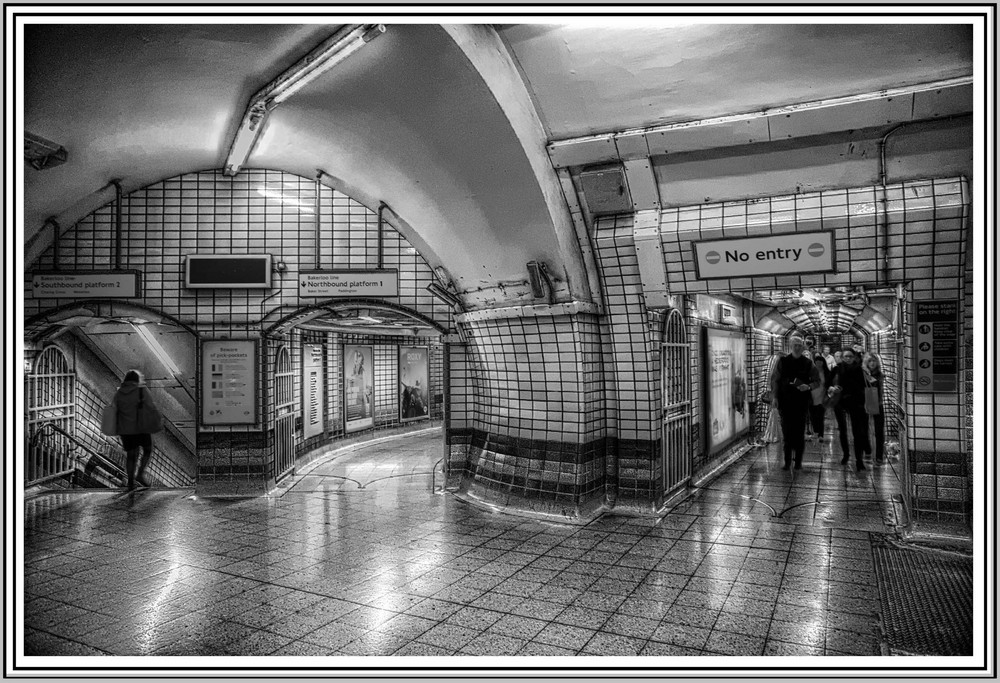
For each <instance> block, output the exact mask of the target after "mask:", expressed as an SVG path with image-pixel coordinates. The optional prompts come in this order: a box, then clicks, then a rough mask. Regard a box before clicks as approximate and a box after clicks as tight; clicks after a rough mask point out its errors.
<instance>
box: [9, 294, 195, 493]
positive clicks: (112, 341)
mask: <svg viewBox="0 0 1000 683" xmlns="http://www.w3.org/2000/svg"><path fill="white" fill-rule="evenodd" d="M196 339H197V338H196V336H195V334H194V333H193V331H192V330H191V328H190V327H189V326H187V325H185V324H184V323H182V322H180V321H178V320H177V319H175V318H173V317H171V316H170V315H168V314H165V313H162V312H160V311H158V310H156V309H153V308H151V307H148V306H144V305H141V304H138V303H134V302H127V301H118V300H112V299H100V300H97V299H94V300H81V301H77V302H73V303H71V304H66V305H63V306H59V307H56V308H52V309H49V310H46V311H42V312H40V313H38V314H36V315H35V316H32V317H31V318H29V319H28V320H27V321H26V322H25V345H26V348H27V349H42V352H41V353H40V355H39V356H38V358H37V359H36V362H35V368H34V369H35V372H33V373H32V375H31V376H30V377H29V379H28V383H29V385H30V386H29V387H28V389H29V393H28V397H27V399H28V405H29V406H39V408H38V409H35V410H31V411H29V412H28V414H26V431H27V432H28V436H29V438H30V437H31V436H32V432H34V434H37V433H38V426H39V425H40V424H42V423H44V422H45V418H46V416H49V417H51V416H54V415H55V412H54V411H55V408H56V406H57V405H61V406H63V407H62V410H63V411H64V413H63V415H62V416H61V417H59V418H58V420H57V421H54V422H53V421H52V420H49V421H48V424H51V425H52V426H51V427H47V429H46V431H48V432H53V433H56V430H57V429H58V430H61V431H60V432H59V433H62V434H63V436H62V438H64V439H66V440H68V441H69V442H70V446H71V447H70V448H68V449H61V450H64V451H67V450H68V452H70V453H72V454H73V455H74V457H75V458H76V463H75V467H76V468H77V473H76V474H75V475H74V477H73V481H74V485H83V486H88V487H91V486H119V485H121V482H122V479H123V474H124V472H123V470H122V468H123V466H124V451H123V450H122V448H121V442H120V440H119V439H118V437H116V436H108V435H106V434H104V433H102V431H101V412H102V409H103V407H104V406H105V405H107V403H108V401H109V400H110V398H111V396H113V395H114V393H115V391H116V390H117V388H118V386H119V385H120V384H121V381H122V378H123V377H124V375H125V373H126V372H128V371H129V370H132V369H135V370H138V371H139V372H140V373H141V374H142V376H143V377H144V380H145V386H146V388H147V389H148V390H149V392H150V394H151V396H152V397H153V399H154V401H155V403H156V405H157V407H158V408H159V409H160V412H161V413H162V414H163V417H164V427H163V430H162V431H161V432H159V433H158V434H157V436H156V437H155V438H154V440H153V455H152V458H151V459H150V461H149V465H148V466H147V468H146V472H145V474H146V479H147V480H148V482H149V483H150V485H151V486H154V487H183V486H190V485H192V484H194V483H195V481H196V477H197V474H198V459H197V456H196V444H195V414H196V411H195V403H196V401H195V390H194V385H195V376H196V370H195V367H196V358H195V347H196ZM49 349H51V350H49ZM56 352H58V353H61V354H62V355H63V357H64V358H65V359H67V360H66V362H65V363H62V364H60V363H58V362H57V361H55V360H54V359H55V358H56V356H55V353H56ZM70 387H72V388H71V389H70ZM47 395H48V396H51V397H53V399H54V401H55V402H53V401H50V400H49V399H48V398H46V396H47ZM59 396H62V398H59ZM66 425H69V428H67V427H66ZM42 440H43V438H42V437H41V436H38V437H36V443H38V442H41V441H42ZM44 441H45V442H46V443H47V442H48V441H50V438H49V437H48V436H46V437H45V439H44ZM95 468H96V470H95ZM81 473H83V474H85V475H87V476H84V477H82V478H81ZM91 475H93V476H91ZM26 481H27V480H26Z"/></svg>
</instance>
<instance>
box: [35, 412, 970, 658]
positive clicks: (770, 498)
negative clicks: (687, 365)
mask: <svg viewBox="0 0 1000 683" xmlns="http://www.w3.org/2000/svg"><path fill="white" fill-rule="evenodd" d="M830 445H831V444H830V443H829V442H827V443H825V444H818V443H814V444H812V445H810V446H809V452H808V453H807V456H806V461H805V467H804V468H803V470H801V471H798V472H785V471H782V470H781V469H780V455H779V453H778V451H777V446H776V445H771V446H768V447H766V448H758V449H755V450H752V451H750V452H749V453H748V454H747V455H745V456H744V457H743V458H742V459H741V460H740V461H739V462H737V463H735V464H734V465H733V466H731V467H729V468H728V469H727V470H726V472H725V473H724V474H722V475H721V476H719V477H718V478H716V479H715V480H714V481H711V482H709V483H708V484H706V485H704V486H702V487H701V488H698V489H697V490H695V491H694V493H693V495H691V496H690V497H689V498H688V499H686V500H685V501H684V502H683V503H681V504H680V505H678V506H677V507H676V508H675V509H673V510H672V511H670V513H669V514H667V515H666V516H665V517H663V518H661V519H639V518H624V517H617V516H605V517H603V518H601V519H599V520H598V521H595V522H593V523H591V524H588V525H586V526H571V525H561V524H553V523H547V522H539V521H534V520H528V519H524V518H519V517H514V516H508V515H498V514H491V513H489V512H486V511H483V510H479V509H476V508H474V507H471V506H469V505H467V504H465V503H462V502H460V501H459V500H457V499H455V498H454V497H452V496H448V495H434V494H433V492H432V485H433V484H432V482H433V479H434V477H433V476H432V474H431V472H432V470H433V468H434V464H435V462H436V461H437V460H438V459H440V457H441V450H442V447H441V436H440V431H439V430H438V429H429V430H423V431H421V432H418V433H415V434H411V435H407V436H403V437H400V438H391V439H387V440H382V441H380V442H377V443H371V444H361V445H358V446H356V447H355V448H354V450H347V451H345V450H341V451H337V452H334V453H331V454H328V455H327V456H324V458H322V459H320V460H318V461H317V462H316V463H314V465H313V466H311V467H309V468H307V471H306V473H305V474H303V475H300V476H297V477H295V478H294V480H293V481H291V482H288V483H286V484H285V485H284V486H282V487H281V488H280V489H279V490H278V491H276V492H275V493H274V494H273V495H271V496H268V497H258V498H247V499H201V498H196V497H195V496H194V495H192V492H191V491H190V490H186V489H182V490H156V489H148V490H143V491H139V492H134V493H125V492H114V491H112V492H89V493H81V492H71V493H57V494H48V495H43V496H40V497H36V498H33V499H31V500H29V501H28V502H27V504H26V539H25V554H26V562H25V591H26V598H25V599H26V605H25V610H24V612H22V613H21V614H22V615H27V616H26V619H25V621H24V627H25V651H26V654H27V655H29V656H30V655H41V656H52V655H93V656H102V655H133V656H160V655H184V656H197V655H212V656H226V655H233V656H235V655H255V656H265V655H267V656H318V657H326V656H381V655H392V656H394V657H399V656H406V655H423V656H442V657H447V656H455V655H457V656H465V655H470V656H477V655H489V656H509V655H514V656H519V657H521V656H531V655H565V656H572V655H584V656H591V655H620V656H640V657H647V656H651V657H657V656H687V655H709V656H711V655H745V656H762V655H763V656H769V655H806V656H808V655H843V656H877V655H880V654H888V653H889V650H888V649H887V648H885V647H884V645H883V635H882V634H881V633H880V630H879V618H880V612H881V607H880V593H879V582H878V577H877V575H876V574H877V572H876V569H877V568H876V566H875V563H874V562H873V544H875V543H881V542H884V539H885V537H886V536H887V535H891V534H892V532H893V529H894V525H895V524H897V523H898V522H899V517H898V515H899V514H900V512H899V510H898V508H897V506H896V505H895V503H894V501H893V496H894V495H895V494H896V493H897V492H898V482H897V479H896V474H897V473H896V472H895V470H894V467H893V465H891V464H890V465H888V466H886V467H880V468H870V469H869V470H868V471H866V472H861V473H858V472H855V471H853V469H848V468H845V467H842V466H840V464H839V459H836V458H834V457H832V456H831V453H830ZM403 454H405V459H406V462H407V464H406V466H405V467H400V466H399V465H398V462H399V461H400V456H401V455H403ZM393 463H397V464H393ZM359 484H360V485H361V486H363V488H362V487H361V486H359ZM953 609H955V610H956V613H957V614H959V615H961V606H960V605H954V606H953ZM964 614H965V615H966V617H967V615H968V614H970V612H965V613H964ZM961 618H964V617H961V616H959V619H961ZM969 629H970V633H969V636H971V624H969ZM954 635H955V636H956V637H965V636H964V635H963V634H962V633H956V634H954ZM966 642H970V641H969V640H968V639H967V640H966ZM969 647H971V645H970V646H969ZM224 661H225V660H218V661H217V662H210V663H209V664H208V665H209V666H215V665H219V666H221V665H223V664H224ZM310 661H313V660H310ZM313 665H315V663H314V664H313ZM647 665H648V664H647ZM331 666H336V664H331Z"/></svg>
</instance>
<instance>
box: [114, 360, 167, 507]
mask: <svg viewBox="0 0 1000 683" xmlns="http://www.w3.org/2000/svg"><path fill="white" fill-rule="evenodd" d="M114 403H115V405H116V407H117V410H116V411H115V432H116V433H117V434H118V436H119V438H120V439H121V442H122V448H124V449H125V473H126V475H127V476H128V483H127V485H128V488H129V490H130V491H131V490H133V489H135V487H136V482H138V483H139V485H141V486H145V485H146V484H145V480H144V479H143V474H144V473H145V471H146V466H147V465H148V464H149V458H150V456H151V455H152V453H153V434H155V433H156V432H158V431H160V430H161V429H163V417H162V416H161V415H160V411H159V410H158V409H157V407H156V404H155V403H153V397H152V396H151V395H150V393H149V389H148V388H147V387H146V385H145V382H144V381H143V378H142V373H140V372H139V371H138V370H129V371H128V372H127V373H125V377H124V379H123V380H122V384H121V386H120V387H118V391H117V392H115V397H114ZM140 451H141V452H142V455H141V457H140Z"/></svg>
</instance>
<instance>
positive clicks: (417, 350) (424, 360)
mask: <svg viewBox="0 0 1000 683" xmlns="http://www.w3.org/2000/svg"><path fill="white" fill-rule="evenodd" d="M429 350H430V349H429V347H427V346H400V347H399V421H400V422H412V421H414V420H425V419H427V418H428V417H429V415H430V407H429V406H428V388H429V387H428V384H427V380H428V356H429Z"/></svg>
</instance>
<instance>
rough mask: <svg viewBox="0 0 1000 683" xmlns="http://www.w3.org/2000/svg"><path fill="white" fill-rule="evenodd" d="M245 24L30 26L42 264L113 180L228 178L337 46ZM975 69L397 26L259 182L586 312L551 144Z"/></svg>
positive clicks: (863, 46)
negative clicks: (191, 175)
mask: <svg viewBox="0 0 1000 683" xmlns="http://www.w3.org/2000/svg"><path fill="white" fill-rule="evenodd" d="M244 21H246V22H247V23H237V22H236V21H234V22H233V23H231V24H230V23H221V24H212V25H207V24H195V23H183V24H166V23H141V24H140V23H123V24H114V25H102V24H96V23H91V24H70V23H60V22H58V21H56V22H55V23H52V24H44V25H43V24H36V25H31V26H28V27H27V29H26V31H25V36H24V44H23V47H24V60H23V64H24V108H23V121H24V127H25V131H26V132H27V133H30V134H33V135H37V136H40V137H42V138H45V139H47V140H51V141H53V142H55V143H57V144H59V145H61V146H63V147H64V148H65V149H66V150H67V161H66V162H65V163H64V164H62V165H59V166H55V167H53V168H48V169H45V170H34V169H32V168H30V167H29V166H28V165H27V164H26V165H25V167H24V213H23V218H24V232H25V236H26V242H27V245H28V246H27V255H28V261H29V262H30V259H31V258H32V255H37V253H39V250H40V249H41V248H43V247H44V245H45V244H46V243H47V241H48V240H49V239H50V231H49V230H43V229H42V228H43V225H44V223H45V220H46V218H48V217H55V218H56V220H57V221H58V223H59V224H60V225H62V226H64V227H66V226H70V225H72V223H74V222H75V221H76V220H78V219H79V218H81V217H82V216H84V215H86V214H87V213H89V212H90V211H92V210H93V209H95V208H97V207H98V206H101V205H103V204H105V203H107V202H108V201H110V200H111V199H112V198H113V196H114V194H113V190H112V189H111V188H109V187H108V183H109V181H111V180H112V179H120V180H121V185H122V188H123V190H124V191H125V192H128V191H131V190H134V189H137V188H140V187H143V186H145V185H148V184H150V183H153V182H157V181H159V180H162V179H165V178H168V177H172V176H175V175H178V174H182V173H187V172H192V171H198V170H203V169H208V168H221V167H223V166H224V164H225V162H226V158H227V154H228V151H229V148H230V145H231V143H232V140H233V137H234V134H235V131H236V129H237V127H238V126H239V125H240V121H241V118H242V117H243V115H244V112H245V111H246V108H247V104H248V102H249V100H250V98H251V97H252V96H253V95H254V93H256V92H258V91H259V90H261V89H262V88H264V87H265V86H266V85H267V84H268V83H269V82H270V81H271V80H272V79H274V78H275V77H277V76H278V75H279V74H281V73H282V72H283V71H284V70H286V69H287V68H288V67H289V66H290V65H292V64H294V63H295V62H296V61H297V60H299V59H301V58H302V57H303V56H304V55H306V54H307V53H308V52H309V51H310V50H312V49H313V48H314V47H315V46H316V45H318V44H319V43H321V42H322V41H323V40H324V39H325V38H327V37H328V36H330V35H332V34H333V33H334V32H335V31H336V30H337V29H338V28H339V25H330V24H293V23H288V24H281V23H263V22H257V23H254V22H253V21H252V20H251V19H246V20H244ZM971 51H972V41H971V31H970V30H969V28H968V27H967V26H957V25H949V26H940V25H937V26H932V25H921V24H911V25H889V26H886V25H871V24H843V25H835V24H826V25H823V24H767V23H743V24H739V23H735V22H734V23H729V24H720V23H704V22H702V23H699V22H697V21H694V22H691V21H688V22H687V23H677V22H674V23H670V22H668V21H666V20H663V21H658V20H643V21H641V22H630V23H625V22H622V21H620V20H617V21H604V22H588V23H584V24H580V23H571V22H567V23H565V24H513V25H497V26H486V25H441V24H433V23H422V24H418V23H412V24H406V23H389V24H387V30H386V31H385V33H384V34H382V35H381V36H380V37H378V38H377V39H375V40H373V41H372V42H370V43H368V44H367V45H365V46H364V47H363V48H362V49H360V50H359V51H358V52H356V53H355V54H353V55H351V56H350V57H349V58H347V59H345V60H344V61H343V62H342V63H340V64H338V65H337V67H336V68H333V69H331V70H330V71H329V72H327V73H325V74H323V75H322V76H321V77H319V78H317V79H316V80H315V81H313V82H311V83H310V84H309V85H307V86H306V87H304V88H302V89H301V90H300V91H299V92H298V93H296V94H295V95H294V96H293V97H291V98H289V99H288V100H287V101H285V102H282V103H281V105H280V106H278V107H276V108H275V109H274V111H273V112H272V113H271V115H270V116H269V118H268V120H267V123H266V127H265V128H264V130H263V131H262V133H261V135H260V137H259V140H258V143H257V145H256V147H255V148H254V150H253V151H252V153H251V154H250V157H249V159H248V160H247V163H246V167H250V168H273V169H280V170H284V171H288V172H292V173H297V174H300V175H302V176H305V177H310V178H311V177H315V175H316V174H317V170H318V169H322V170H323V171H324V176H323V182H326V183H328V184H331V185H333V186H335V187H336V188H337V189H339V190H341V191H343V192H345V193H346V194H349V195H351V196H353V197H355V198H356V199H358V200H359V201H361V202H363V203H365V204H366V205H368V206H369V207H371V208H373V209H374V208H375V207H376V206H377V205H378V204H379V202H381V201H384V202H386V203H388V204H389V205H390V206H391V207H392V209H393V216H392V217H391V219H392V221H393V222H394V223H395V224H396V227H397V228H398V229H400V231H401V232H403V233H404V235H406V237H407V238H408V239H409V240H410V241H411V243H413V244H414V245H415V246H416V247H417V248H418V249H419V250H420V251H421V253H422V254H423V255H424V256H425V258H427V260H428V261H429V262H430V263H431V265H432V266H442V267H443V268H444V269H445V270H446V271H447V273H448V274H449V275H450V277H451V278H453V279H454V281H455V285H456V287H457V289H458V290H459V291H460V292H462V293H463V294H462V295H463V297H464V298H465V299H466V301H467V302H468V303H469V304H470V305H471V306H473V307H489V306H494V305H498V304H500V303H503V301H502V296H501V295H500V294H499V292H501V291H503V290H504V286H505V285H506V286H509V285H510V284H511V283H523V282H524V281H525V279H526V268H525V264H526V263H527V262H528V261H532V260H540V261H545V262H547V263H549V264H550V265H551V266H553V271H554V275H555V279H556V286H557V289H558V290H559V292H560V295H561V296H562V297H563V298H565V299H569V298H577V299H582V300H587V299H588V298H589V296H590V293H589V291H588V290H587V284H586V282H587V278H586V275H585V273H584V266H583V264H582V261H581V259H580V256H579V253H578V248H577V247H576V243H575V233H574V226H573V222H572V218H571V216H570V213H569V210H568V208H567V203H566V199H565V197H564V196H563V191H564V190H565V185H564V184H562V183H561V182H560V179H559V176H558V175H557V171H556V169H555V168H554V165H555V166H558V165H559V164H553V160H552V159H551V158H550V152H551V144H552V143H554V142H558V141H563V142H565V141H569V142H570V143H574V142H575V141H579V140H581V139H584V138H586V137H587V136H592V135H599V134H608V133H619V132H622V131H628V130H631V129H643V128H648V127H651V126H661V125H670V124H677V123H683V122H690V121H702V120H705V119H713V118H719V117H726V116H731V115H739V114H748V113H754V112H766V111H768V110H773V109H775V108H780V107H789V106H793V105H800V104H803V103H816V102H823V101H827V100H831V99H836V98H845V97H852V96H858V95H870V94H878V93H880V92H884V91H885V90H886V89H891V88H907V87H911V86H921V84H928V83H939V82H943V81H948V80H949V79H962V78H969V77H971V74H972V66H971V61H972V59H971ZM873 116H874V114H873ZM877 123H878V120H877V119H873V120H872V121H871V124H872V125H876V124H877ZM547 146H549V149H547ZM650 153H652V152H650ZM580 163H581V164H582V163H586V159H584V160H583V161H582V162H580Z"/></svg>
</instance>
